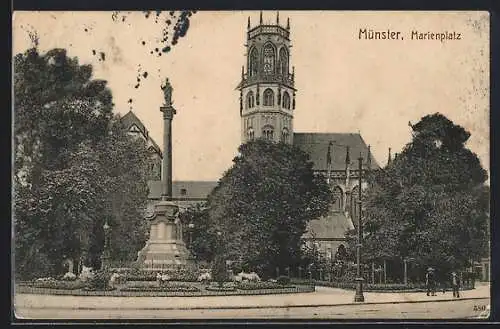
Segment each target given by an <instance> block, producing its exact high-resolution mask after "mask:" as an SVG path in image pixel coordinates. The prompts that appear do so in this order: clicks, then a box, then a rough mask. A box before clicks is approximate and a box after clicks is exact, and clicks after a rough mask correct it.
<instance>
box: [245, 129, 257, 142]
mask: <svg viewBox="0 0 500 329" xmlns="http://www.w3.org/2000/svg"><path fill="white" fill-rule="evenodd" d="M254 137H255V134H254V131H253V129H252V128H248V130H247V139H248V140H253V139H254Z"/></svg>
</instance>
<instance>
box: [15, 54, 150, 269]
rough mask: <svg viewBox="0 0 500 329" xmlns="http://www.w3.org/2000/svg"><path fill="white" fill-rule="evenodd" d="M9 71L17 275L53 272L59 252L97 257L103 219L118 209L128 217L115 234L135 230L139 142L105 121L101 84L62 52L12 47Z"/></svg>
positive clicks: (142, 196)
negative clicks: (11, 75) (11, 70)
mask: <svg viewBox="0 0 500 329" xmlns="http://www.w3.org/2000/svg"><path fill="white" fill-rule="evenodd" d="M14 71H15V72H14V102H15V104H14V105H15V106H14V109H15V118H14V122H15V125H14V137H15V164H14V191H15V192H14V193H15V194H14V203H15V206H14V226H15V238H14V239H15V259H16V262H15V264H16V273H18V274H21V275H23V274H24V275H27V276H36V275H40V274H42V273H43V274H47V273H57V272H60V271H61V270H62V264H61V262H62V260H63V258H64V257H67V258H71V259H73V260H75V261H78V260H79V259H82V260H83V261H84V262H86V263H89V262H90V263H96V260H98V256H97V254H98V253H100V250H102V239H103V235H102V226H103V224H104V220H105V218H110V220H112V219H113V218H118V216H117V215H116V214H117V212H118V210H120V211H122V212H123V213H125V215H124V216H121V217H120V218H121V219H122V224H123V223H125V221H123V220H124V219H128V221H126V223H127V225H123V227H124V228H123V229H122V230H121V231H117V232H116V233H115V234H120V233H122V234H123V233H124V232H140V230H136V226H137V224H136V220H137V218H139V216H138V215H137V212H138V211H139V210H137V209H140V208H141V205H142V203H144V202H145V200H146V195H147V189H146V187H145V184H146V183H145V178H144V175H143V174H142V170H143V169H141V168H143V166H144V164H143V163H142V162H141V160H140V158H141V157H144V158H143V159H147V156H145V145H140V142H134V141H132V140H131V139H130V137H128V136H127V134H126V133H125V132H124V131H123V129H122V130H120V129H119V128H118V125H117V123H116V122H117V121H116V120H118V119H116V120H114V121H113V120H112V106H113V105H112V102H111V100H112V98H111V93H110V91H109V90H108V89H107V87H106V82H105V81H103V80H92V79H91V78H92V67H91V66H89V65H82V66H80V65H79V64H78V60H77V59H76V58H68V57H67V56H66V51H65V50H63V49H54V50H51V51H49V52H47V53H46V54H43V55H40V54H39V53H38V51H37V50H36V49H30V50H28V51H26V52H25V53H24V54H18V55H16V57H15V66H14ZM113 136H114V137H113ZM138 143H139V144H138ZM110 155H111V157H110ZM110 198H111V199H112V200H114V201H116V202H115V203H113V202H111V201H110ZM113 204H116V205H118V207H114V208H113ZM125 210H126V211H125ZM111 214H113V215H111ZM127 215H129V216H131V217H134V216H135V218H134V221H132V220H131V218H130V217H127ZM125 227H126V228H125ZM134 234H135V233H134ZM137 234H140V233H137ZM127 237H128V236H127ZM122 238H123V237H121V238H120V239H118V238H115V239H114V240H116V241H123V240H121V239H122ZM136 240H137V241H139V240H140V239H139V238H138V237H136V238H135V239H134V240H130V239H129V240H128V241H127V243H128V244H124V243H122V247H123V248H125V250H127V249H126V247H127V246H130V248H132V247H134V246H135V244H136V243H135V241H136ZM118 243H119V242H117V243H115V244H116V245H117V247H118ZM87 265H88V264H87Z"/></svg>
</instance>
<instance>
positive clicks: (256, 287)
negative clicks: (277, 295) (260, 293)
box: [238, 281, 293, 290]
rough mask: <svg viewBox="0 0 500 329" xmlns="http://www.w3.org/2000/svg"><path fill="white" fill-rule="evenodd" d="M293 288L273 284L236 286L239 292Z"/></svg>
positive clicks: (258, 283)
mask: <svg viewBox="0 0 500 329" xmlns="http://www.w3.org/2000/svg"><path fill="white" fill-rule="evenodd" d="M283 288H293V286H286V285H283V284H279V283H275V282H251V281H247V282H241V283H239V284H238V289H241V290H260V289H283Z"/></svg>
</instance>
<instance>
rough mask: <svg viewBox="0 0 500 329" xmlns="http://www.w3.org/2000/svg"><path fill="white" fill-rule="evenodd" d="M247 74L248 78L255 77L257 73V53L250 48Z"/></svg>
mask: <svg viewBox="0 0 500 329" xmlns="http://www.w3.org/2000/svg"><path fill="white" fill-rule="evenodd" d="M248 68H249V70H248V72H249V73H250V76H253V75H256V74H257V72H259V53H258V52H257V49H255V48H252V50H250V56H249V60H248Z"/></svg>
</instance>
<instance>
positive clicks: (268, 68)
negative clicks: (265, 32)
mask: <svg viewBox="0 0 500 329" xmlns="http://www.w3.org/2000/svg"><path fill="white" fill-rule="evenodd" d="M275 63H276V51H275V50H274V46H273V45H272V44H271V43H267V44H266V45H265V46H264V74H273V73H274V67H275Z"/></svg>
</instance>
